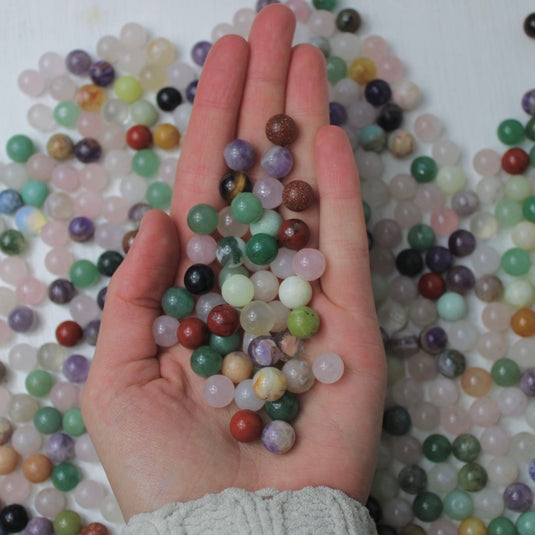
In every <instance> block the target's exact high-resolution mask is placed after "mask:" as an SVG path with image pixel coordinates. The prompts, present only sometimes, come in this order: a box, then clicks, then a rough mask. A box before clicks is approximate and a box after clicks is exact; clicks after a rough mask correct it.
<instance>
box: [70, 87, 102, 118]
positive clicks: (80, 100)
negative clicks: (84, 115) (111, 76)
mask: <svg viewBox="0 0 535 535" xmlns="http://www.w3.org/2000/svg"><path fill="white" fill-rule="evenodd" d="M104 102H106V93H104V91H103V90H102V89H101V88H100V87H99V86H98V85H95V84H87V85H83V86H82V87H80V89H78V91H77V92H76V104H78V107H79V108H80V109H82V110H84V111H95V112H99V111H100V110H101V109H102V106H104Z"/></svg>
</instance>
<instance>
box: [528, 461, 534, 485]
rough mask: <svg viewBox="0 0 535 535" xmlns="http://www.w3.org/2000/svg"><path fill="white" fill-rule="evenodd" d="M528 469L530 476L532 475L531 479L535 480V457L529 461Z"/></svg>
mask: <svg viewBox="0 0 535 535" xmlns="http://www.w3.org/2000/svg"><path fill="white" fill-rule="evenodd" d="M528 471H529V477H531V479H533V481H535V459H531V461H530V463H529V468H528Z"/></svg>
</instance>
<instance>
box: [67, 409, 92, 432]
mask: <svg viewBox="0 0 535 535" xmlns="http://www.w3.org/2000/svg"><path fill="white" fill-rule="evenodd" d="M62 423H63V429H64V431H65V433H68V434H69V435H71V436H73V437H79V436H81V435H83V434H84V433H86V432H87V429H86V428H85V424H84V419H83V418H82V411H81V410H80V408H79V407H74V408H72V409H69V410H68V411H65V414H64V415H63V422H62Z"/></svg>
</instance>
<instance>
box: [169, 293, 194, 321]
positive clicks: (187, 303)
mask: <svg viewBox="0 0 535 535" xmlns="http://www.w3.org/2000/svg"><path fill="white" fill-rule="evenodd" d="M194 306H195V300H194V299H193V296H192V295H191V294H190V293H189V292H188V290H186V288H182V287H181V286H172V287H171V288H168V289H167V290H166V291H165V293H164V294H163V296H162V308H163V311H164V312H165V313H166V314H167V315H168V316H171V317H173V318H177V319H180V318H184V317H186V316H188V315H189V314H191V313H192V311H193V308H194Z"/></svg>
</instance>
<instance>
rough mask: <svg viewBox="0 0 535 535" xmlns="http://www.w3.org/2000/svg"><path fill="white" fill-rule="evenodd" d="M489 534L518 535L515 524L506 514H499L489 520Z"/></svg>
mask: <svg viewBox="0 0 535 535" xmlns="http://www.w3.org/2000/svg"><path fill="white" fill-rule="evenodd" d="M487 535H518V532H517V530H516V528H515V525H514V524H513V523H512V522H511V521H510V520H509V519H508V518H506V517H505V516H498V517H497V518H494V519H493V520H491V521H490V522H489V525H488V526H487Z"/></svg>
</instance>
